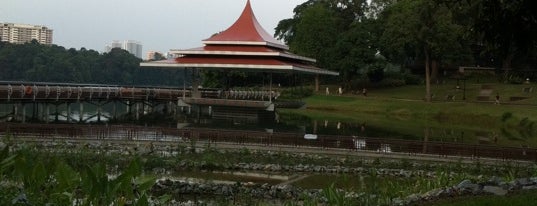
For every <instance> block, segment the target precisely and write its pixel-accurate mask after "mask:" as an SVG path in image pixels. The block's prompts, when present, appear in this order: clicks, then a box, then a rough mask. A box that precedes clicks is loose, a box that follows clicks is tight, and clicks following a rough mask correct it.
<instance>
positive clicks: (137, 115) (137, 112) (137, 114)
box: [134, 103, 140, 120]
mask: <svg viewBox="0 0 537 206" xmlns="http://www.w3.org/2000/svg"><path fill="white" fill-rule="evenodd" d="M134 104H135V105H136V114H135V115H134V116H135V118H136V120H140V104H139V103H134Z"/></svg>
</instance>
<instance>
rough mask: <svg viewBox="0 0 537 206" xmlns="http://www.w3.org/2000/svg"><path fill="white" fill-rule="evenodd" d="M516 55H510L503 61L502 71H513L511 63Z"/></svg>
mask: <svg viewBox="0 0 537 206" xmlns="http://www.w3.org/2000/svg"><path fill="white" fill-rule="evenodd" d="M514 56H515V55H513V54H512V53H510V54H508V55H507V56H506V57H505V58H504V59H503V61H502V69H505V70H509V69H511V63H512V61H513V58H514Z"/></svg>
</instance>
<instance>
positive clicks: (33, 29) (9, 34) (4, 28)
mask: <svg viewBox="0 0 537 206" xmlns="http://www.w3.org/2000/svg"><path fill="white" fill-rule="evenodd" d="M32 39H35V40H37V41H38V42H39V43H41V44H52V29H49V28H47V27H46V26H40V25H30V24H14V23H0V41H3V42H9V43H14V44H23V43H26V42H30V41H32Z"/></svg>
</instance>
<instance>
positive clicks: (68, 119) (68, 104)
mask: <svg viewBox="0 0 537 206" xmlns="http://www.w3.org/2000/svg"><path fill="white" fill-rule="evenodd" d="M66 104H67V122H71V103H66Z"/></svg>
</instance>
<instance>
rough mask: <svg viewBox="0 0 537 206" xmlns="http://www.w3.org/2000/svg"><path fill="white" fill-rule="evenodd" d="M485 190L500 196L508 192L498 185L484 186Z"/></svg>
mask: <svg viewBox="0 0 537 206" xmlns="http://www.w3.org/2000/svg"><path fill="white" fill-rule="evenodd" d="M483 191H484V192H488V193H491V194H494V195H498V196H504V195H506V194H507V190H505V189H503V188H501V187H497V186H485V187H483Z"/></svg>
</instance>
